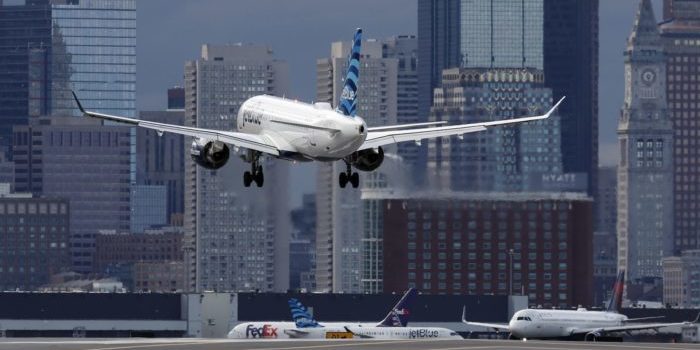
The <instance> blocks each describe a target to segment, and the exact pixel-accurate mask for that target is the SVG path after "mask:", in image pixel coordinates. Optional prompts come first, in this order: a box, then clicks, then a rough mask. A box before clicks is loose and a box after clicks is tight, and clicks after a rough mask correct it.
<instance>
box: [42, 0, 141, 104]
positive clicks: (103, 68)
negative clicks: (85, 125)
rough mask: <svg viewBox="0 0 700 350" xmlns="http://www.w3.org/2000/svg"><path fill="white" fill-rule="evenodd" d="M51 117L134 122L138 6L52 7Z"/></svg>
mask: <svg viewBox="0 0 700 350" xmlns="http://www.w3.org/2000/svg"><path fill="white" fill-rule="evenodd" d="M51 17H52V19H53V22H52V31H51V37H52V38H51V41H52V48H53V51H52V55H51V56H52V60H51V76H52V84H51V87H50V91H51V112H52V114H54V115H66V114H73V115H78V114H79V113H78V110H77V108H76V106H75V102H74V101H73V97H72V95H71V93H70V89H73V90H75V91H76V93H77V94H78V96H79V97H80V99H81V102H82V104H83V106H85V107H86V108H89V109H93V110H96V111H100V112H103V113H109V114H116V115H121V116H128V117H136V112H135V111H136V106H135V101H136V1H135V0H111V1H104V0H80V1H75V0H73V1H71V0H63V1H53V2H52V16H51Z"/></svg>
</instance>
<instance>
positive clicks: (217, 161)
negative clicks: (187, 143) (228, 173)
mask: <svg viewBox="0 0 700 350" xmlns="http://www.w3.org/2000/svg"><path fill="white" fill-rule="evenodd" d="M230 155H231V151H230V150H229V148H228V146H227V145H226V144H225V143H223V142H221V141H210V140H206V139H194V140H193V141H192V147H190V157H191V158H192V160H193V161H194V162H195V163H197V164H199V165H200V166H202V167H204V168H207V169H211V170H215V169H219V168H221V167H222V166H224V165H226V162H227V161H228V158H229V156H230Z"/></svg>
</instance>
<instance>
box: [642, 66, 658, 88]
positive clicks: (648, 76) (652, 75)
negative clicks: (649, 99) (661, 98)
mask: <svg viewBox="0 0 700 350" xmlns="http://www.w3.org/2000/svg"><path fill="white" fill-rule="evenodd" d="M655 80H656V72H654V71H653V70H651V69H648V68H647V69H645V70H643V71H642V81H643V82H644V84H646V85H651V84H652V83H653V82H654V81H655Z"/></svg>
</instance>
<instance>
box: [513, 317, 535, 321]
mask: <svg viewBox="0 0 700 350" xmlns="http://www.w3.org/2000/svg"><path fill="white" fill-rule="evenodd" d="M516 320H517V321H532V320H531V319H530V317H527V316H518V318H517V319H516Z"/></svg>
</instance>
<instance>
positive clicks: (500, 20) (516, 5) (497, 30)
mask: <svg viewBox="0 0 700 350" xmlns="http://www.w3.org/2000/svg"><path fill="white" fill-rule="evenodd" d="M418 40H419V43H418V56H419V57H418V58H419V68H418V101H419V102H418V110H419V114H418V115H419V116H423V117H422V118H427V116H428V115H429V113H430V108H431V106H432V103H433V97H434V94H433V91H434V89H435V88H438V87H439V86H440V84H441V75H442V72H443V70H444V69H446V68H456V67H463V68H536V69H540V70H542V69H543V70H544V76H545V85H546V86H547V87H549V88H551V89H552V94H553V98H554V100H555V101H556V100H558V99H559V98H561V97H562V96H567V100H566V102H565V103H563V104H562V106H561V107H560V109H559V114H560V116H561V117H560V118H561V133H560V138H561V141H560V144H561V149H562V151H561V153H562V166H563V171H564V173H567V174H570V175H571V176H576V177H577V180H576V181H582V180H584V179H585V180H587V183H588V188H587V191H588V193H589V195H593V193H594V190H595V178H596V175H597V174H596V170H597V166H598V161H597V160H598V144H597V142H598V141H597V140H598V137H597V129H598V109H597V98H598V97H597V96H598V91H597V89H598V0H591V1H578V0H537V1H521V0H452V1H450V0H448V1H438V0H419V2H418ZM423 121H425V119H423ZM423 160H425V159H423Z"/></svg>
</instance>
